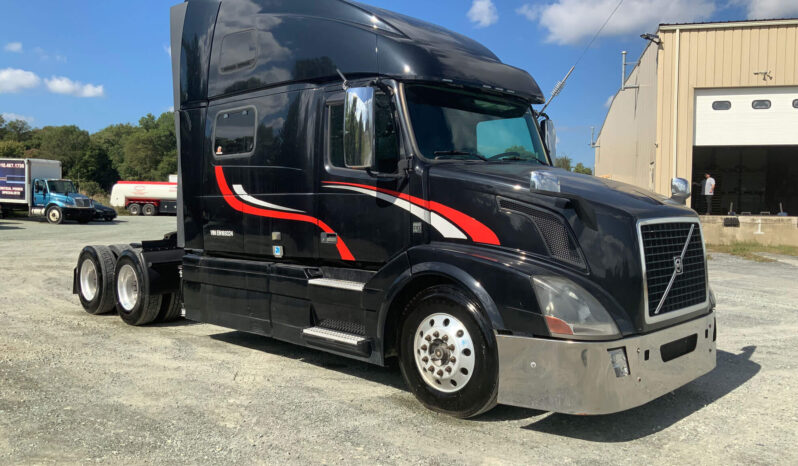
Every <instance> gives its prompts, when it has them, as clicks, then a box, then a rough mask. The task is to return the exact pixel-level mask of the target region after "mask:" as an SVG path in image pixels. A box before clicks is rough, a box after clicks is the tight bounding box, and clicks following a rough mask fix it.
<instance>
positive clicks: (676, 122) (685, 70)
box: [596, 19, 798, 215]
mask: <svg viewBox="0 0 798 466" xmlns="http://www.w3.org/2000/svg"><path fill="white" fill-rule="evenodd" d="M596 146H597V147H596V175H598V176H604V177H608V178H612V179H616V180H619V181H624V182H627V183H631V184H635V185H638V186H641V187H644V188H647V189H651V190H653V191H656V192H658V193H661V194H665V195H670V181H671V179H672V178H674V177H681V178H686V179H688V180H691V181H692V182H693V183H694V187H693V196H692V198H691V199H692V200H691V202H692V206H693V207H694V208H696V209H697V210H700V211H702V212H703V209H704V208H705V207H704V204H703V203H704V199H703V197H702V196H700V195H699V194H700V191H699V189H700V188H699V186H700V182H701V180H702V179H703V174H704V173H705V172H709V173H711V174H712V176H713V178H715V180H716V182H717V185H716V192H715V196H713V200H712V207H713V213H718V214H720V213H723V214H725V213H727V212H729V211H731V210H734V211H736V212H737V213H743V212H745V213H749V212H750V213H752V214H754V215H757V214H760V213H767V212H769V213H771V214H776V213H778V212H779V209H780V207H779V205H780V204H782V205H783V207H784V210H785V211H788V212H790V214H791V215H796V214H798V19H785V20H767V21H740V22H728V23H701V24H664V25H660V27H659V29H658V30H657V34H656V36H654V37H652V41H651V42H649V45H648V47H647V48H646V49H645V50H644V51H643V54H642V56H641V58H640V60H639V62H638V63H637V65H636V66H635V68H634V69H633V70H632V71H631V73H630V74H629V76H628V77H627V78H626V79H625V81H624V87H623V88H622V89H621V90H620V91H618V93H617V94H616V95H615V97H614V99H613V101H612V104H611V105H610V108H609V111H608V114H607V117H606V120H605V121H604V125H603V126H602V129H601V131H600V133H599V136H598V139H597V141H596Z"/></svg>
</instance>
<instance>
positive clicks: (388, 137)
mask: <svg viewBox="0 0 798 466" xmlns="http://www.w3.org/2000/svg"><path fill="white" fill-rule="evenodd" d="M374 100H375V108H374V125H375V141H374V157H375V160H376V169H377V171H378V172H380V173H395V172H396V167H397V164H398V162H399V138H398V137H397V132H396V130H397V128H396V124H395V122H394V118H393V115H392V114H391V103H390V97H388V96H387V95H385V94H376V96H375V99H374ZM329 108H330V115H329V128H330V149H329V152H330V163H331V164H332V166H334V167H340V168H346V165H345V164H344V105H343V104H342V103H341V104H334V105H331V106H330V107H329Z"/></svg>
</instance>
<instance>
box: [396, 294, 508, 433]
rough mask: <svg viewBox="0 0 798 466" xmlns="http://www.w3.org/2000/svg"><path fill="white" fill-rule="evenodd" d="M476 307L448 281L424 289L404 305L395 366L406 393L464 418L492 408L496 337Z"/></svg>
mask: <svg viewBox="0 0 798 466" xmlns="http://www.w3.org/2000/svg"><path fill="white" fill-rule="evenodd" d="M481 309H482V306H481V305H480V304H479V302H478V301H477V300H476V299H474V298H472V297H470V296H469V295H467V294H466V293H465V292H463V291H462V290H461V289H459V288H458V287H456V286H453V285H437V286H433V287H430V288H427V289H426V290H423V291H421V292H420V293H419V294H418V295H416V296H415V297H414V298H413V299H412V300H411V301H410V303H408V305H407V308H406V310H405V318H404V321H403V323H402V333H401V335H400V338H401V340H400V344H399V365H400V368H401V371H402V376H403V377H404V379H405V382H407V385H408V387H409V388H410V391H411V392H413V394H414V395H415V396H416V398H418V400H419V401H421V403H422V404H424V406H426V407H427V408H429V409H432V410H433V411H438V412H441V413H445V414H448V415H450V416H455V417H459V418H468V417H473V416H477V415H479V414H482V413H484V412H485V411H488V410H490V409H492V408H493V407H494V406H496V400H497V397H498V393H499V382H498V380H499V379H498V376H499V357H498V352H497V349H496V343H495V338H493V335H489V336H486V335H485V334H484V332H483V330H482V328H483V327H481V326H480V325H479V323H478V322H477V320H476V319H477V318H481V317H479V316H481V315H482V314H480V311H481ZM472 310H475V311H472ZM475 314H476V315H475ZM488 327H489V326H488Z"/></svg>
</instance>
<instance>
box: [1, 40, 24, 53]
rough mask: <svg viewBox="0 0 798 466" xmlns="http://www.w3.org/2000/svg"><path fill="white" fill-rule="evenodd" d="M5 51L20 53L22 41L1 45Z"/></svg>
mask: <svg viewBox="0 0 798 466" xmlns="http://www.w3.org/2000/svg"><path fill="white" fill-rule="evenodd" d="M3 50H5V51H6V52H14V53H22V42H9V43H7V44H6V46H5V47H3Z"/></svg>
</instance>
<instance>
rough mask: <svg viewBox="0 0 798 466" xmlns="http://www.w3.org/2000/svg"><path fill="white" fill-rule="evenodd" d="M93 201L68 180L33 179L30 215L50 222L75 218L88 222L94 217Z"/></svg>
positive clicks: (81, 221)
mask: <svg viewBox="0 0 798 466" xmlns="http://www.w3.org/2000/svg"><path fill="white" fill-rule="evenodd" d="M92 204H93V201H92V200H91V199H90V198H89V197H87V196H85V195H83V194H80V193H79V192H77V189H75V185H74V183H72V181H70V180H46V179H40V178H36V179H34V180H33V204H32V206H31V209H30V212H31V215H32V216H33V215H36V216H41V215H44V216H45V217H47V221H48V222H50V223H56V224H57V223H61V222H62V221H64V220H76V221H78V222H79V223H89V222H90V221H91V219H92V218H93V217H94V213H95V212H94V206H93V205H92Z"/></svg>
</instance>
